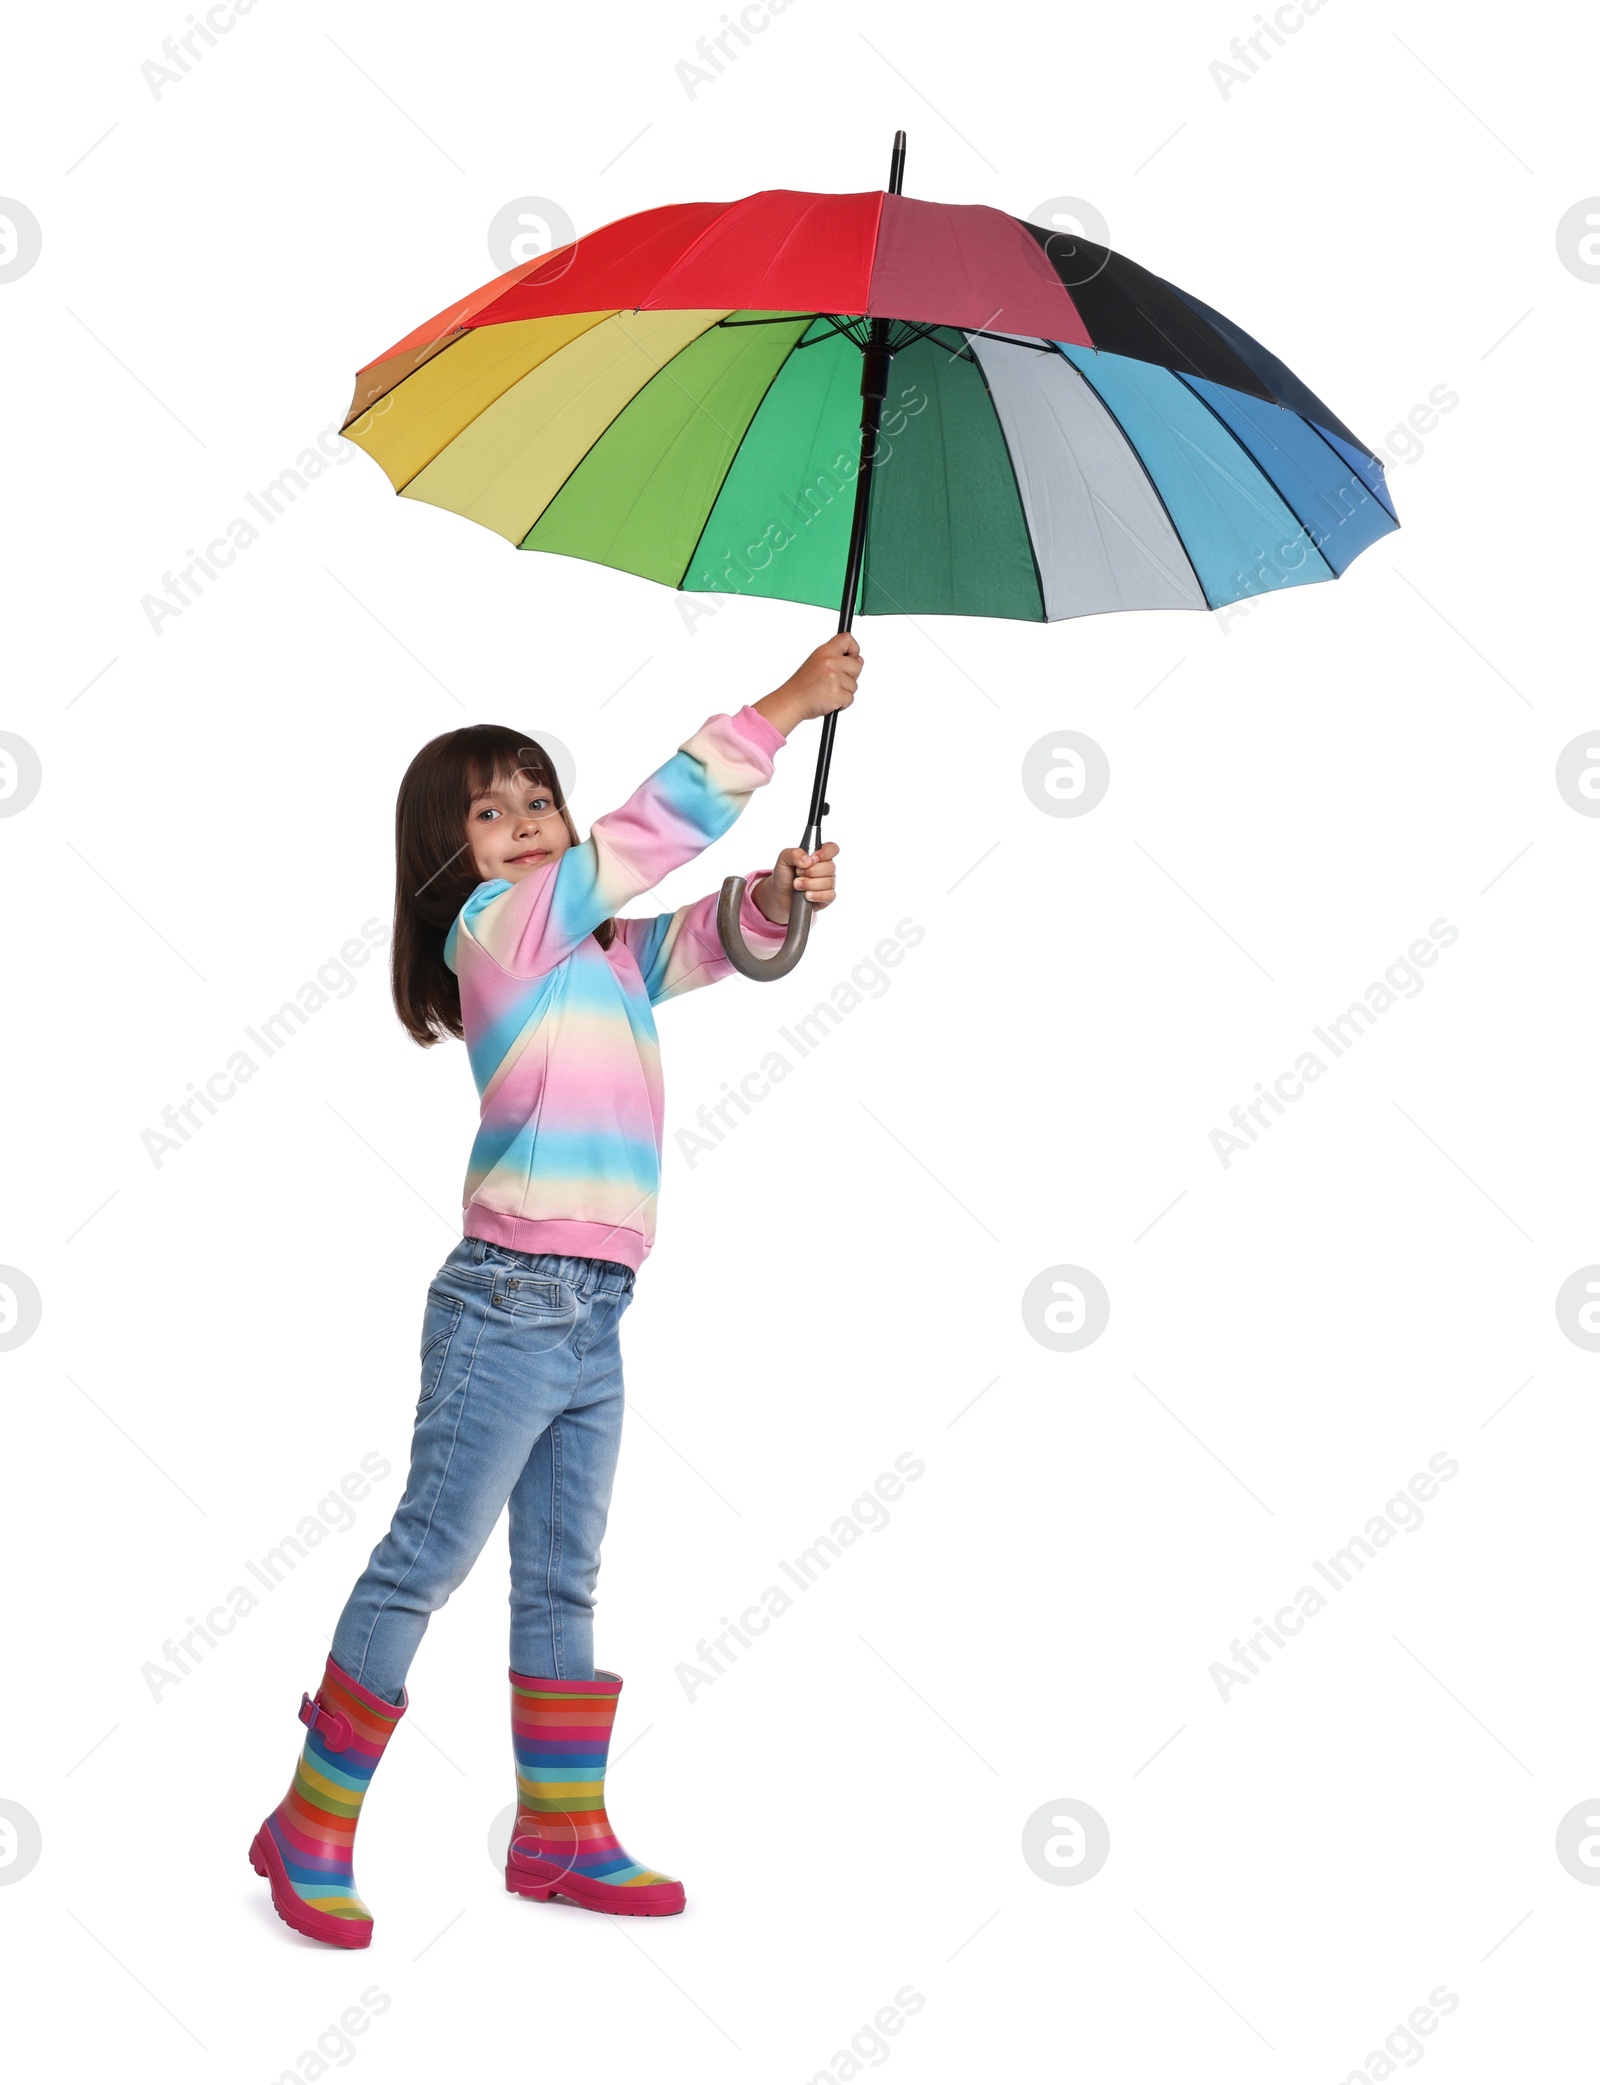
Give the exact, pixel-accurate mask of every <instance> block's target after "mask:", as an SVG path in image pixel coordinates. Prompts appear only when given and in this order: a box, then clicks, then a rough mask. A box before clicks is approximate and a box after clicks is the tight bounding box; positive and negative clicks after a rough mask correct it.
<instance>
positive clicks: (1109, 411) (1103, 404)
mask: <svg viewBox="0 0 1600 2085" xmlns="http://www.w3.org/2000/svg"><path fill="white" fill-rule="evenodd" d="M1056 352H1057V353H1058V354H1059V355H1060V356H1061V359H1062V361H1063V362H1065V363H1066V365H1067V367H1068V368H1069V369H1071V370H1073V371H1074V372H1075V373H1076V374H1077V375H1078V376H1079V377H1080V378H1082V380H1083V382H1084V383H1086V384H1088V386H1089V389H1090V390H1091V391H1092V392H1093V393H1094V395H1095V398H1096V400H1097V401H1098V402H1099V405H1100V409H1101V411H1102V412H1103V413H1104V414H1105V416H1106V418H1107V419H1108V420H1109V421H1110V422H1111V424H1112V426H1113V427H1114V428H1115V429H1116V430H1117V432H1118V434H1120V435H1121V437H1122V439H1123V441H1124V442H1126V443H1127V445H1128V453H1129V454H1130V455H1131V456H1132V458H1133V460H1134V462H1135V463H1136V464H1138V466H1139V468H1140V470H1142V471H1143V472H1144V474H1145V478H1146V479H1147V481H1148V483H1149V486H1150V490H1151V492H1152V493H1153V494H1154V496H1155V499H1156V502H1157V504H1158V505H1159V507H1160V509H1161V511H1162V513H1163V514H1165V515H1166V517H1167V526H1168V528H1170V529H1171V531H1172V540H1173V541H1174V542H1175V543H1176V544H1177V546H1178V548H1179V549H1180V550H1181V551H1182V552H1183V561H1184V563H1185V564H1186V565H1187V566H1188V567H1189V570H1190V571H1191V572H1192V573H1193V574H1194V583H1195V586H1196V587H1197V588H1198V589H1199V593H1200V598H1201V600H1202V601H1204V603H1205V604H1206V607H1207V608H1214V607H1216V605H1217V604H1216V603H1215V602H1214V601H1213V600H1212V598H1211V596H1210V595H1209V594H1208V593H1207V592H1206V583H1205V581H1204V580H1203V579H1202V578H1201V577H1200V568H1199V566H1198V565H1197V564H1196V563H1195V561H1194V559H1193V557H1191V556H1190V554H1189V546H1188V544H1187V543H1185V541H1184V540H1183V531H1182V529H1181V528H1179V526H1178V524H1177V521H1176V520H1175V519H1174V517H1173V512H1172V509H1171V508H1170V507H1169V506H1168V505H1167V502H1166V499H1165V497H1164V495H1163V493H1162V490H1161V487H1160V486H1159V485H1158V484H1157V483H1156V481H1155V478H1154V476H1153V474H1152V473H1151V469H1150V466H1149V464H1147V463H1146V462H1145V460H1144V458H1143V457H1142V456H1141V455H1140V453H1139V444H1138V443H1137V442H1136V441H1135V440H1134V438H1133V436H1132V435H1131V434H1129V432H1128V430H1127V428H1126V427H1124V426H1123V424H1122V418H1121V415H1120V414H1119V413H1117V412H1116V411H1115V410H1114V408H1113V407H1112V405H1111V403H1110V401H1109V400H1108V399H1106V398H1105V397H1104V396H1103V394H1102V393H1101V392H1100V390H1099V389H1098V387H1097V386H1096V385H1095V384H1093V383H1091V382H1090V380H1089V377H1088V374H1087V372H1086V371H1084V370H1081V369H1079V368H1078V365H1077V363H1076V362H1074V361H1073V359H1072V357H1071V356H1070V355H1069V354H1068V353H1067V352H1066V350H1065V349H1064V348H1062V347H1061V346H1060V344H1059V343H1057V344H1056ZM1094 352H1095V353H1096V354H1098V353H1099V349H1098V348H1097V349H1095V351H1094Z"/></svg>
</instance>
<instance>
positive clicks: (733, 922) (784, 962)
mask: <svg viewBox="0 0 1600 2085" xmlns="http://www.w3.org/2000/svg"><path fill="white" fill-rule="evenodd" d="M744 887H745V879H744V877H742V876H727V877H724V878H723V883H722V895H721V897H720V898H719V899H718V900H717V936H718V938H719V940H720V941H721V943H722V952H723V954H724V955H725V956H726V957H727V959H728V961H729V962H730V963H731V964H732V965H733V967H734V969H735V970H737V971H738V972H739V973H740V974H741V976H744V977H753V978H754V979H755V980H756V982H757V983H758V984H771V983H773V982H775V981H776V980H777V979H778V978H780V977H787V976H788V974H789V972H790V971H791V970H792V969H793V968H794V966H795V965H796V963H798V962H799V960H800V958H801V956H802V955H804V953H805V946H806V936H807V935H808V934H809V933H810V931H811V911H812V907H811V901H810V899H809V898H807V897H805V896H803V895H802V894H801V892H799V891H795V892H793V893H792V894H791V896H790V899H789V931H788V933H787V934H785V935H784V937H783V946H782V948H780V949H779V950H778V951H777V952H776V953H775V954H774V955H770V956H758V955H756V954H755V953H754V951H753V950H752V949H751V947H750V945H749V943H748V942H747V941H746V940H745V938H744V933H743V931H742V929H741V928H740V925H739V910H740V907H741V906H742V905H743V904H744Z"/></svg>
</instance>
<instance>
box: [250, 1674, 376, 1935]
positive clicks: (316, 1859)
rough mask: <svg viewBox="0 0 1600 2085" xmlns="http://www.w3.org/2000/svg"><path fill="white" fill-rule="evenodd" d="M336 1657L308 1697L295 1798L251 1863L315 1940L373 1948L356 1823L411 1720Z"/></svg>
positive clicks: (257, 1842)
mask: <svg viewBox="0 0 1600 2085" xmlns="http://www.w3.org/2000/svg"><path fill="white" fill-rule="evenodd" d="M400 1692H401V1698H400V1701H399V1704H398V1705H396V1704H395V1703H394V1702H392V1701H385V1700H383V1698H382V1697H381V1696H380V1695H377V1694H374V1693H373V1692H372V1691H371V1690H370V1688H367V1687H363V1686H362V1685H361V1684H360V1682H359V1681H357V1680H353V1679H351V1677H350V1675H349V1674H348V1673H347V1672H345V1671H343V1670H342V1669H341V1668H340V1667H339V1666H337V1665H335V1664H334V1662H333V1660H332V1659H331V1658H330V1659H329V1660H328V1667H327V1671H326V1672H325V1673H324V1674H323V1676H322V1685H321V1686H320V1687H319V1688H318V1689H317V1698H316V1700H315V1701H313V1700H312V1698H311V1696H310V1695H309V1694H303V1695H302V1696H301V1697H300V1720H301V1722H302V1723H304V1724H306V1725H308V1726H309V1728H308V1729H307V1732H306V1741H305V1748H304V1750H303V1751H302V1752H301V1754H300V1764H299V1765H298V1766H297V1767H296V1768H295V1770H294V1780H293V1781H292V1782H291V1783H290V1785H289V1793H288V1794H287V1795H286V1796H285V1797H284V1799H283V1801H282V1802H281V1803H280V1804H279V1805H278V1807H277V1809H276V1810H274V1811H273V1813H272V1815H271V1816H270V1817H268V1818H265V1819H264V1820H263V1822H262V1825H261V1829H260V1831H258V1832H257V1833H256V1835H255V1837H254V1839H252V1840H251V1842H250V1865H251V1867H252V1868H254V1869H255V1871H256V1873H257V1874H258V1875H264V1876H266V1878H267V1880H268V1881H269V1882H270V1883H271V1885H272V1901H273V1904H274V1906H275V1907H276V1909H277V1913H278V1916H279V1918H281V1919H282V1920H283V1922H284V1924H285V1925H287V1926H293V1928H294V1929H295V1931H296V1932H297V1933H304V1934H306V1935H307V1936H308V1937H309V1938H310V1939H312V1940H326V1941H328V1942H330V1943H331V1944H332V1945H333V1946H334V1947H369V1946H370V1945H371V1944H372V1914H371V1913H370V1912H369V1911H368V1910H367V1907H366V1905H365V1904H363V1903H362V1901H361V1899H360V1898H359V1897H358V1896H357V1895H356V1879H355V1874H354V1871H353V1869H352V1866H351V1859H352V1855H353V1854H354V1851H355V1843H356V1825H357V1824H358V1823H359V1821H360V1818H361V1804H362V1801H363V1799H364V1798H365V1796H366V1793H367V1783H368V1782H369V1781H370V1780H371V1779H372V1775H373V1769H374V1768H375V1767H376V1766H377V1764H378V1761H379V1760H380V1759H381V1758H382V1757H383V1752H384V1747H385V1746H386V1745H387V1744H388V1742H389V1740H390V1738H391V1737H392V1736H393V1735H394V1729H395V1725H396V1724H397V1723H398V1722H399V1721H400V1718H401V1717H402V1716H403V1715H404V1714H405V1712H406V1708H407V1705H408V1697H407V1695H406V1692H405V1689H404V1688H402V1689H401V1690H400Z"/></svg>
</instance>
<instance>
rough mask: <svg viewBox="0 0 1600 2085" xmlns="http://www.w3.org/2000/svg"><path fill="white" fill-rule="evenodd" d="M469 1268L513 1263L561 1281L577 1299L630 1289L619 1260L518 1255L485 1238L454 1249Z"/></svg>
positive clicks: (629, 1274) (562, 1254) (627, 1269)
mask: <svg viewBox="0 0 1600 2085" xmlns="http://www.w3.org/2000/svg"><path fill="white" fill-rule="evenodd" d="M456 1250H457V1251H458V1252H464V1253H466V1255H467V1256H468V1258H469V1260H470V1261H471V1263H472V1265H473V1266H475V1267H481V1266H484V1265H485V1264H495V1263H498V1264H499V1265H501V1266H507V1265H511V1264H515V1265H516V1266H518V1267H522V1268H525V1269H526V1270H527V1272H528V1273H529V1274H537V1275H543V1276H545V1277H546V1278H547V1279H548V1280H551V1281H559V1282H564V1283H565V1284H566V1286H567V1287H568V1288H569V1289H572V1290H574V1291H576V1293H577V1294H578V1295H580V1296H598V1295H608V1296H615V1295H626V1294H628V1292H629V1291H630V1290H631V1289H632V1287H633V1280H634V1275H633V1269H632V1268H631V1267H626V1266H624V1265H623V1263H622V1262H621V1261H620V1260H595V1259H589V1258H587V1257H585V1256H583V1255H581V1254H578V1253H568V1252H519V1251H518V1250H517V1248H516V1247H515V1246H514V1245H493V1244H491V1243H490V1242H489V1240H488V1239H487V1238H463V1239H462V1241H461V1243H460V1245H459V1246H457V1248H456Z"/></svg>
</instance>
